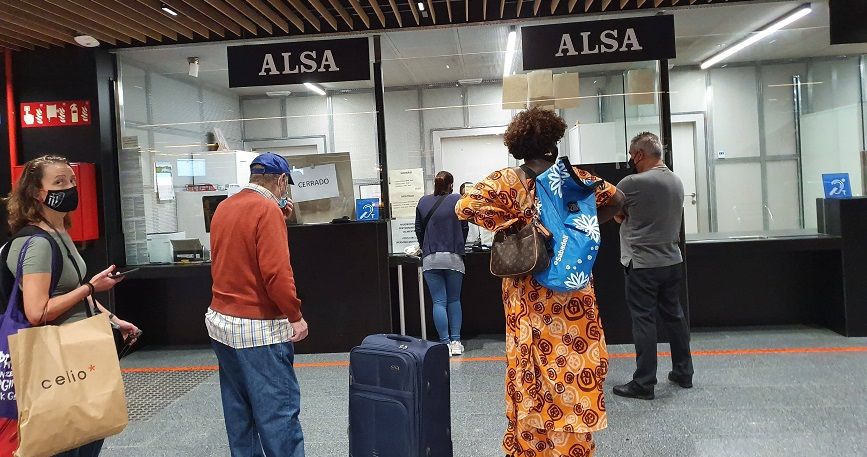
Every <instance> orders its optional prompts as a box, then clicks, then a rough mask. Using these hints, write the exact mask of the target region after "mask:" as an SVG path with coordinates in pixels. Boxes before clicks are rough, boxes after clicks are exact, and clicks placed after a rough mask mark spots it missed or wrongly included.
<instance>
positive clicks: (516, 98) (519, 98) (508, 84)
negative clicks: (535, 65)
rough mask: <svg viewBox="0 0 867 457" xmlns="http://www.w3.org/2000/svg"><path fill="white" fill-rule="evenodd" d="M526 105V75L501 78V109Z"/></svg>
mask: <svg viewBox="0 0 867 457" xmlns="http://www.w3.org/2000/svg"><path fill="white" fill-rule="evenodd" d="M526 107H527V75H512V76H507V77H505V78H503V109H524V108H526Z"/></svg>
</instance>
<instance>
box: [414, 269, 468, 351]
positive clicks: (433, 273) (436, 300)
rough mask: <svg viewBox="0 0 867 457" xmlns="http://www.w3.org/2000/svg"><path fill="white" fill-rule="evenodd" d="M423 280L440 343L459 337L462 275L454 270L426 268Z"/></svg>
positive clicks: (458, 339) (456, 339)
mask: <svg viewBox="0 0 867 457" xmlns="http://www.w3.org/2000/svg"><path fill="white" fill-rule="evenodd" d="M424 280H425V282H426V283H427V287H428V290H429V291H430V296H431V299H433V318H434V325H435V326H436V328H437V333H439V336H440V343H448V342H449V341H460V339H461V320H462V319H463V314H462V313H461V286H462V284H463V282H464V275H463V273H461V272H458V271H454V270H428V271H425V272H424Z"/></svg>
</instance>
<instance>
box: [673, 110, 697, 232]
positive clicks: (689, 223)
mask: <svg viewBox="0 0 867 457" xmlns="http://www.w3.org/2000/svg"><path fill="white" fill-rule="evenodd" d="M695 125H696V124H695V123H694V122H674V123H672V125H671V147H672V152H673V153H674V156H673V157H672V160H673V161H674V174H676V175H677V176H678V177H679V178H680V180H681V181H683V193H684V194H685V195H684V197H683V217H684V221H685V222H684V223H685V225H686V233H687V234H690V233H698V213H699V211H698V203H699V202H698V193H697V188H696V184H695V183H696V178H695V172H696V169H695V152H696V136H695Z"/></svg>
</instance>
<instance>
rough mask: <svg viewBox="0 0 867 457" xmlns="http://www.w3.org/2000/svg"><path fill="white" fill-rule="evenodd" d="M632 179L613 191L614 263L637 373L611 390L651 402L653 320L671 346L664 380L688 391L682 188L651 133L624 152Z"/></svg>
mask: <svg viewBox="0 0 867 457" xmlns="http://www.w3.org/2000/svg"><path fill="white" fill-rule="evenodd" d="M629 155H630V162H633V165H632V166H633V169H634V170H635V172H636V174H634V175H631V176H627V177H626V178H624V179H623V180H622V181H620V184H618V185H617V188H618V189H620V190H621V191H622V192H623V193H624V194H625V195H626V201H625V204H624V205H623V212H622V214H621V215H620V216H618V217H617V220H618V222H620V223H621V224H622V225H621V227H620V253H621V255H620V262H621V263H622V264H623V267H624V268H625V275H626V305H627V306H628V307H629V312H630V314H631V316H632V336H633V340H634V343H635V352H636V363H637V368H636V370H635V373H634V374H633V378H632V381H631V382H629V383H627V384H624V385H621V386H616V387H615V388H614V394H615V395H619V396H621V397H628V398H639V399H644V400H652V399H653V398H654V393H653V390H654V386H655V385H656V365H657V360H656V359H657V358H656V344H657V335H656V315H657V314H658V315H659V316H660V317H661V318H662V320H663V324H664V327H665V329H666V330H667V332H668V335H669V338H670V343H671V359H672V365H673V370H672V371H671V372H670V373H669V374H668V379H669V380H670V381H671V382H673V383H675V384H677V385H679V386H681V387H683V388H690V387H692V375H693V366H692V355H691V354H690V349H689V325H688V324H687V322H686V318H685V316H684V313H683V308H682V307H681V305H680V291H681V284H682V281H683V256H682V254H681V252H680V246H679V244H678V243H679V240H680V227H681V219H682V214H683V197H684V194H683V183H682V182H681V180H680V178H678V177H677V176H676V175H675V174H674V173H672V172H671V170H669V169H668V167H667V166H666V165H665V163H664V162H663V159H662V156H663V146H662V143H661V142H660V141H659V137H657V136H656V135H654V134H652V133H648V132H645V133H641V134H639V135H638V136H636V137H635V138H634V139H633V140H632V143H631V145H630V147H629Z"/></svg>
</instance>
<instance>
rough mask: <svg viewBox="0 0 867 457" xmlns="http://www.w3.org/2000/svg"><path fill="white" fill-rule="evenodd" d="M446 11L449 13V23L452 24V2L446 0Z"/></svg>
mask: <svg viewBox="0 0 867 457" xmlns="http://www.w3.org/2000/svg"><path fill="white" fill-rule="evenodd" d="M446 11H448V13H449V23H452V21H454V19H452V0H446Z"/></svg>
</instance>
